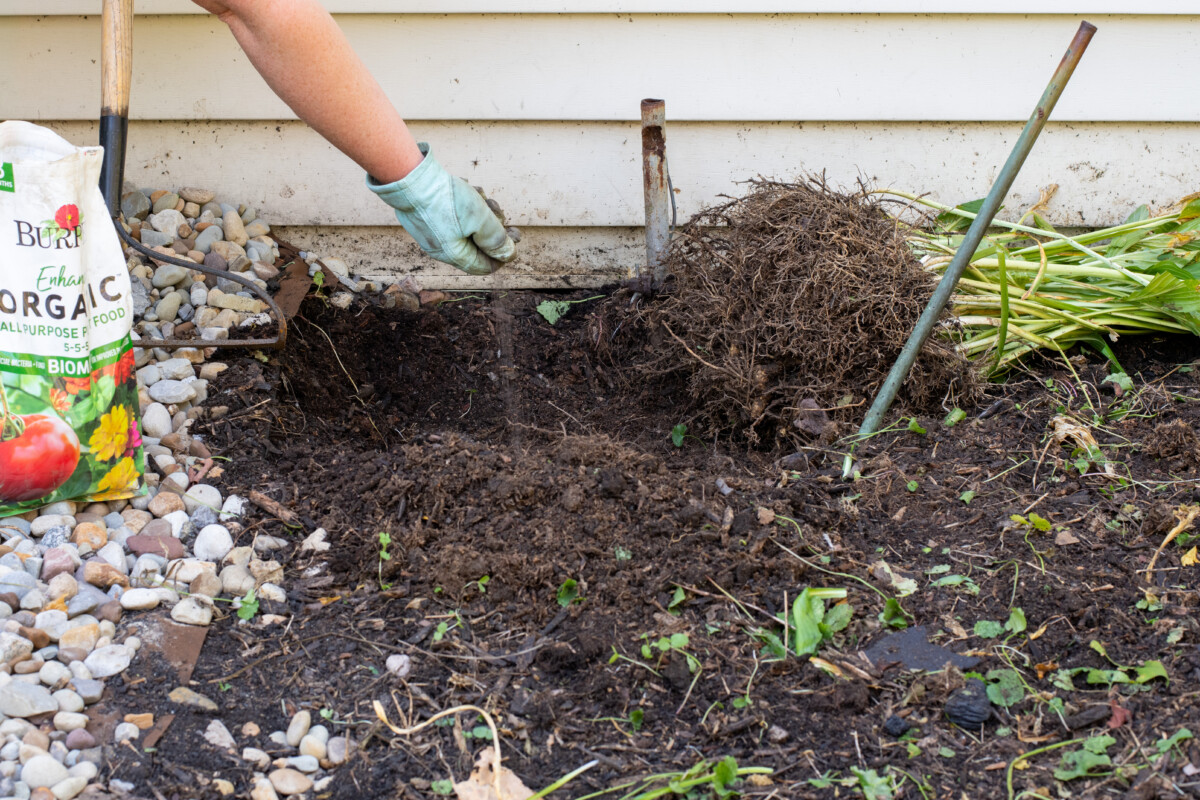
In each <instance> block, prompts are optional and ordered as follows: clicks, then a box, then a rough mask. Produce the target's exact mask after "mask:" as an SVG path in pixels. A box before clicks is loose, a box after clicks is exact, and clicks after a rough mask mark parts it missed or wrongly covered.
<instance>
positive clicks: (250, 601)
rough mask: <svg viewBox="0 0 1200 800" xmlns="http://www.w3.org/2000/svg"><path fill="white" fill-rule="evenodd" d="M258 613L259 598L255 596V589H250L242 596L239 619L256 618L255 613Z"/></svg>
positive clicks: (238, 613) (238, 611)
mask: <svg viewBox="0 0 1200 800" xmlns="http://www.w3.org/2000/svg"><path fill="white" fill-rule="evenodd" d="M257 613H258V598H257V597H255V596H254V590H253V589H249V590H248V591H247V592H246V594H245V595H243V596H242V603H241V605H240V606H238V610H237V615H238V619H242V620H250V619H254V615H255V614H257Z"/></svg>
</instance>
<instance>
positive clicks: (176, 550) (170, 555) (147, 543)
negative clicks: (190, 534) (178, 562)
mask: <svg viewBox="0 0 1200 800" xmlns="http://www.w3.org/2000/svg"><path fill="white" fill-rule="evenodd" d="M125 547H126V549H127V550H129V551H130V552H131V553H133V554H134V555H139V556H143V555H145V554H147V553H152V554H154V555H156V556H164V557H165V558H167V559H168V560H173V559H176V558H183V557H184V556H185V555H187V548H186V547H184V546H183V542H181V541H179V540H178V539H176V538H175V537H174V536H148V535H146V534H144V533H142V534H138V535H136V536H130V537H129V538H128V539H126V540H125Z"/></svg>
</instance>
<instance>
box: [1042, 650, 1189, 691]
mask: <svg viewBox="0 0 1200 800" xmlns="http://www.w3.org/2000/svg"><path fill="white" fill-rule="evenodd" d="M1089 647H1091V648H1092V649H1093V650H1095V651H1096V652H1097V653H1099V654H1100V656H1101V657H1103V658H1104V659H1105V660H1106V661H1108V662H1109V663H1110V664H1112V665H1113V667H1114V669H1093V668H1091V667H1073V668H1071V669H1060V670H1058V671H1056V672H1055V673H1054V675H1053V676H1052V677H1051V679H1050V682H1051V683H1052V684H1053V685H1054V686H1056V687H1058V688H1059V689H1062V690H1064V691H1075V689H1076V687H1075V681H1074V678H1075V676H1076V675H1080V674H1082V675H1084V676H1085V680H1086V682H1087V684H1088V685H1089V686H1112V685H1114V684H1131V685H1134V686H1141V685H1144V684H1147V683H1149V682H1150V681H1153V680H1157V679H1159V678H1161V679H1162V680H1164V681H1167V682H1168V683H1170V677H1169V676H1168V675H1167V669H1166V667H1164V666H1163V663H1162V662H1161V661H1146V662H1144V663H1142V664H1141V665H1140V666H1136V667H1135V666H1125V665H1122V664H1118V663H1117V662H1116V661H1113V659H1112V658H1111V657H1110V656H1109V655H1108V650H1106V649H1105V647H1104V645H1103V644H1102V643H1101V642H1098V641H1096V640H1095V639H1093V640H1092V641H1091V642H1090V643H1089Z"/></svg>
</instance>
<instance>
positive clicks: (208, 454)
mask: <svg viewBox="0 0 1200 800" xmlns="http://www.w3.org/2000/svg"><path fill="white" fill-rule="evenodd" d="M188 451H189V452H190V453H191V454H192V455H193V456H195V457H196V458H212V451H210V450H209V449H208V447H207V446H206V445H205V444H204V442H202V441H200V440H199V439H192V444H191V446H190V447H189V448H188Z"/></svg>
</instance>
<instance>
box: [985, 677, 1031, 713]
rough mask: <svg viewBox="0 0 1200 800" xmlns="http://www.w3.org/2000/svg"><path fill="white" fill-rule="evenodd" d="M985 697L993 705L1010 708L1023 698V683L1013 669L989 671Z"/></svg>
mask: <svg viewBox="0 0 1200 800" xmlns="http://www.w3.org/2000/svg"><path fill="white" fill-rule="evenodd" d="M987 696H988V699H989V700H991V701H992V703H993V704H995V705H998V706H1000V707H1001V708H1010V707H1011V706H1015V705H1016V704H1017V703H1019V702H1021V700H1023V699H1024V698H1025V682H1024V681H1022V680H1021V676H1020V675H1018V674H1017V671H1016V670H1015V669H1009V668H1007V667H1005V668H1002V669H993V670H989V671H988V674H987Z"/></svg>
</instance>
